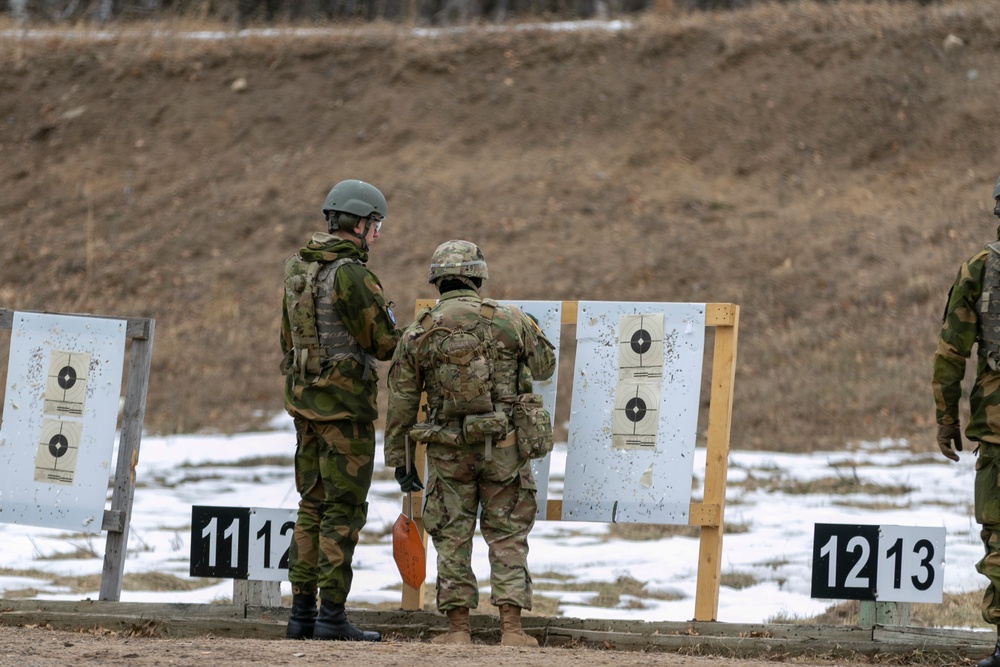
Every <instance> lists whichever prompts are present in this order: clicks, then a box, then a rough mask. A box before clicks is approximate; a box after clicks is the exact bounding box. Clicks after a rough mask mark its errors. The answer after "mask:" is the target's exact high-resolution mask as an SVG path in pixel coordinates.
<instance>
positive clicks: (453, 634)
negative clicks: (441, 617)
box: [431, 607, 472, 644]
mask: <svg viewBox="0 0 1000 667" xmlns="http://www.w3.org/2000/svg"><path fill="white" fill-rule="evenodd" d="M445 613H446V614H447V615H448V632H445V633H444V634H441V635H438V636H437V637H435V638H434V639H432V640H431V643H432V644H471V643H472V630H471V629H470V628H469V608H468V607H459V608H458V609H449V610H448V611H446V612H445Z"/></svg>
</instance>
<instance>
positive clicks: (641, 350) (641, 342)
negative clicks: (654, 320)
mask: <svg viewBox="0 0 1000 667" xmlns="http://www.w3.org/2000/svg"><path fill="white" fill-rule="evenodd" d="M629 344H630V345H631V346H632V351H633V352H635V353H636V354H645V353H647V352H649V348H651V347H652V346H653V337H652V336H650V335H649V332H648V331H646V330H645V329H639V330H638V331H636V332H635V333H634V334H632V340H631V341H629Z"/></svg>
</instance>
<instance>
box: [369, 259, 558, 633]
mask: <svg viewBox="0 0 1000 667" xmlns="http://www.w3.org/2000/svg"><path fill="white" fill-rule="evenodd" d="M487 277H488V274H487V270H486V261H485V259H484V258H483V254H482V252H481V251H480V250H479V248H478V247H477V246H476V245H475V244H473V243H469V242H468V241H448V242H446V243H443V244H441V245H440V246H438V248H437V249H436V250H435V251H434V255H433V257H432V259H431V266H430V271H429V282H430V283H431V284H433V285H435V286H436V287H437V289H438V291H439V293H440V295H441V297H440V300H439V302H438V304H437V305H436V306H435V307H434V308H431V309H424V310H423V311H421V312H420V313H418V314H417V317H416V319H415V321H414V322H413V324H412V325H411V326H410V327H408V328H407V329H406V330H405V331H404V332H403V338H402V340H401V341H400V344H399V347H398V348H397V349H396V353H395V355H394V356H393V361H392V365H391V367H390V369H389V406H388V411H387V414H386V434H385V464H386V466H388V467H392V468H395V469H396V479H397V481H398V482H399V484H400V488H401V489H402V490H403V491H404V492H405V491H410V490H416V489H419V488H422V487H421V486H420V480H419V477H418V475H417V471H416V469H415V468H414V467H413V465H412V464H411V467H410V469H409V470H407V468H406V467H405V463H404V462H405V459H406V456H405V450H404V447H406V446H407V436H409V438H410V439H411V440H413V439H416V440H418V441H423V442H426V443H427V460H428V479H427V491H426V505H425V508H424V516H423V519H424V526H425V527H426V529H427V532H428V533H430V535H431V537H432V538H433V539H434V546H435V548H436V550H437V554H438V556H437V575H438V576H437V608H438V610H439V611H442V612H444V613H445V614H447V616H448V632H447V633H444V634H442V635H439V636H437V637H435V638H434V640H433V641H434V642H436V643H447V644H471V643H472V637H471V633H470V628H469V610H470V609H474V608H476V607H477V606H478V605H479V587H478V584H477V580H476V576H475V574H474V573H473V571H472V562H471V561H472V539H473V535H474V533H475V530H476V517H477V513H478V514H480V528H481V530H482V534H483V537H484V538H485V540H486V543H487V545H488V546H489V559H490V583H491V587H492V592H491V595H490V603H491V604H493V605H495V606H497V607H499V610H500V627H501V631H502V635H501V643H502V644H504V645H509V646H538V642H537V641H536V640H535V639H534V638H533V637H531V636H529V635H527V634H525V633H524V631H523V630H522V629H521V610H522V609H529V610H530V609H531V575H530V574H529V572H528V563H527V555H528V541H527V538H528V533H529V532H530V531H531V528H532V526H533V525H534V522H535V512H536V509H537V500H536V490H535V481H534V478H533V477H532V474H531V467H530V465H529V459H528V458H527V456H525V455H524V453H523V451H519V449H521V447H519V446H515V445H516V444H517V443H516V442H515V441H516V440H517V438H516V437H515V436H514V435H512V434H511V435H509V434H510V431H511V424H512V421H511V419H512V418H511V413H512V411H514V410H516V409H517V408H518V407H519V406H518V400H519V399H520V398H521V397H522V396H535V397H537V395H536V394H531V393H530V392H531V383H532V380H533V379H538V380H546V379H548V378H549V377H551V376H552V373H553V371H554V369H555V353H554V351H553V347H552V344H551V343H550V342H549V341H548V340H547V339H546V338H545V336H544V335H543V334H542V332H541V330H540V329H539V328H538V325H537V324H536V323H535V322H534V320H533V319H532V318H531V317H530V316H529V315H527V314H525V313H523V312H522V311H521V310H519V309H518V308H515V307H510V306H501V305H499V304H497V303H496V302H495V301H492V300H490V299H482V298H480V296H479V289H480V286H481V285H482V281H483V280H485V279H486V278H487ZM454 331H459V332H465V333H464V335H465V336H466V341H467V342H466V344H465V348H466V349H465V352H467V354H464V355H463V354H462V351H458V352H457V353H456V354H455V358H458V357H464V359H463V360H462V362H456V361H455V358H451V356H450V355H443V354H442V352H441V349H442V347H441V346H442V345H443V343H442V341H443V340H445V339H446V337H447V336H449V335H450V333H449V332H454ZM469 333H473V334H474V338H473V337H469V335H468V334H469ZM462 345H463V344H462V343H458V346H459V347H461V346H462ZM477 349H478V350H480V352H482V354H478V353H477V352H476V350H477ZM470 359H471V361H470ZM463 363H464V365H463ZM483 369H487V370H485V371H484V370H483ZM484 375H485V377H484ZM456 378H458V385H457V386H455V385H454V384H453V383H452V382H451V381H452V380H455V379H456ZM449 384H452V386H450V387H449V386H448V385H449ZM422 390H423V391H425V392H426V394H427V406H426V409H427V419H426V421H425V422H422V423H421V424H416V422H417V410H418V406H419V403H420V394H421V391H422ZM476 403H478V404H479V405H480V408H479V409H481V410H484V411H485V413H484V414H472V412H473V411H472V410H462V409H460V408H461V407H462V406H463V405H464V406H465V407H466V408H468V406H469V405H472V404H476ZM461 412H465V413H466V414H465V415H464V416H457V417H456V416H454V415H455V414H458V413H461ZM548 420H549V417H548V414H547V413H546V414H545V418H544V420H543V421H546V422H547V423H546V424H545V427H547V428H549V429H550V432H551V424H550V423H548ZM410 446H413V445H412V442H411V443H410ZM550 446H551V445H550ZM530 455H531V456H534V454H530Z"/></svg>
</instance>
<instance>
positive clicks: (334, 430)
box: [288, 418, 375, 604]
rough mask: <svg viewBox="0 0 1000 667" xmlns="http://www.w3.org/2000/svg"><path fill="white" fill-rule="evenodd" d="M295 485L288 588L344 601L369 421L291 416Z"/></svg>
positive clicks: (370, 451) (363, 494)
mask: <svg viewBox="0 0 1000 667" xmlns="http://www.w3.org/2000/svg"><path fill="white" fill-rule="evenodd" d="M295 433H296V438H297V444H296V448H295V486H296V488H297V489H298V492H299V495H300V496H301V499H300V501H299V513H298V517H297V519H296V521H295V531H294V533H293V536H292V544H291V549H290V550H289V554H288V580H289V582H291V584H292V591H293V593H311V592H314V591H315V590H316V589H317V587H318V588H319V594H320V597H321V598H322V599H323V600H326V601H328V602H333V603H335V604H344V603H345V602H346V601H347V594H348V593H349V592H350V590H351V581H352V579H353V577H354V571H353V569H352V568H351V563H352V561H353V559H354V547H355V546H356V545H357V543H358V538H359V536H360V533H361V529H362V528H363V527H364V525H365V521H366V520H367V518H368V503H367V498H368V489H369V487H371V483H372V471H373V469H374V464H375V462H374V459H375V426H374V424H371V423H355V422H349V421H334V422H313V421H308V420H305V419H298V418H297V419H295Z"/></svg>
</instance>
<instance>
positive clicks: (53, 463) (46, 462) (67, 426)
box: [35, 419, 83, 484]
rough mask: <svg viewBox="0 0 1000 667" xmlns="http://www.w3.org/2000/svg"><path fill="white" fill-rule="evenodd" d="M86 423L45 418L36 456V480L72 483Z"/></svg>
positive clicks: (52, 482)
mask: <svg viewBox="0 0 1000 667" xmlns="http://www.w3.org/2000/svg"><path fill="white" fill-rule="evenodd" d="M82 433H83V424H82V423H81V422H76V421H63V420H61V419H43V420H42V437H41V440H40V441H39V443H38V453H37V454H36V456H35V481H37V482H49V483H51V484H72V483H73V476H74V474H75V473H76V459H77V454H78V453H79V451H80V436H81V434H82Z"/></svg>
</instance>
